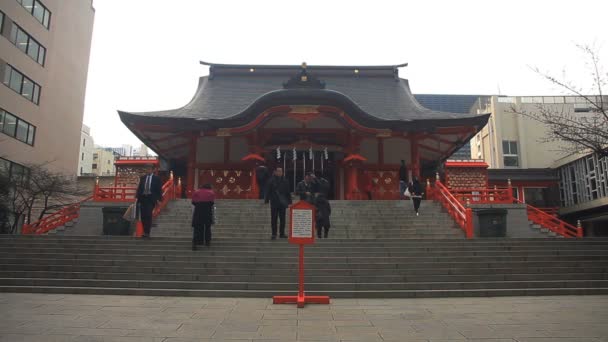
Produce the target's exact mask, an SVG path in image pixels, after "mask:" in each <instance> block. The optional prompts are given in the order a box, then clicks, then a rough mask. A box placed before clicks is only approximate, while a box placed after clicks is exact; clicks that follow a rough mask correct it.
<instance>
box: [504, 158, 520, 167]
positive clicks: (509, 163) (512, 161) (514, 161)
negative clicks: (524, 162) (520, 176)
mask: <svg viewBox="0 0 608 342" xmlns="http://www.w3.org/2000/svg"><path fill="white" fill-rule="evenodd" d="M504 163H505V167H518V166H519V160H518V158H517V157H511V156H504Z"/></svg>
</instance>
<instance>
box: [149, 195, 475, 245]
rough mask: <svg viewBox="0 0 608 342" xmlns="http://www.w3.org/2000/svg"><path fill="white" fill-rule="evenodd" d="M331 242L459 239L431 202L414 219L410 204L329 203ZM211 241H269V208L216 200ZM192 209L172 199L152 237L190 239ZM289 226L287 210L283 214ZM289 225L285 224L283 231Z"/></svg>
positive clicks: (449, 221)
mask: <svg viewBox="0 0 608 342" xmlns="http://www.w3.org/2000/svg"><path fill="white" fill-rule="evenodd" d="M331 206H332V214H331V225H332V227H331V229H330V232H329V235H330V238H332V239H381V238H395V239H463V238H464V234H463V232H462V231H461V230H460V229H459V228H458V226H457V225H456V224H455V223H454V220H452V218H451V217H450V216H449V215H448V214H446V213H445V212H443V211H442V208H441V205H440V204H438V203H436V202H434V201H423V202H422V205H421V208H420V216H416V215H415V213H414V210H413V207H412V203H411V202H410V201H331ZM216 207H217V222H216V224H215V225H214V226H213V228H212V232H213V237H214V238H216V237H217V238H247V239H268V238H270V206H269V205H266V204H264V203H263V201H258V200H218V201H217V203H216ZM191 217H192V205H191V204H190V201H188V200H176V201H171V202H170V203H169V205H168V207H167V208H166V210H165V211H163V213H162V214H161V215H160V216H159V217H158V218H157V219H156V220H155V222H154V223H153V228H152V236H157V237H161V236H162V237H191V236H192V228H191V226H190V224H191ZM287 222H288V224H289V211H288V214H287ZM288 229H289V225H287V230H288Z"/></svg>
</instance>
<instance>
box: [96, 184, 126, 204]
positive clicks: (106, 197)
mask: <svg viewBox="0 0 608 342" xmlns="http://www.w3.org/2000/svg"><path fill="white" fill-rule="evenodd" d="M136 195H137V187H132V186H125V187H114V186H107V187H101V186H99V185H95V190H94V191H93V201H95V202H133V201H135V197H136Z"/></svg>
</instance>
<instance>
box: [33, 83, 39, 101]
mask: <svg viewBox="0 0 608 342" xmlns="http://www.w3.org/2000/svg"><path fill="white" fill-rule="evenodd" d="M32 101H33V102H34V103H35V104H38V103H39V101H40V86H39V85H37V84H34V97H33V98H32Z"/></svg>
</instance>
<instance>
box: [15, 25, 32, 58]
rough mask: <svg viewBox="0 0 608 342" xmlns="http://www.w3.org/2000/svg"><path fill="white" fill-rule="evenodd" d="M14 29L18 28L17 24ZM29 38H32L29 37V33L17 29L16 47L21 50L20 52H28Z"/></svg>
mask: <svg viewBox="0 0 608 342" xmlns="http://www.w3.org/2000/svg"><path fill="white" fill-rule="evenodd" d="M13 27H17V26H15V24H13ZM29 38H30V37H29V36H28V35H27V33H25V32H24V31H23V30H22V29H20V28H18V27H17V38H16V41H15V46H17V47H18V48H19V50H21V51H23V52H27V44H28V40H29Z"/></svg>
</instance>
